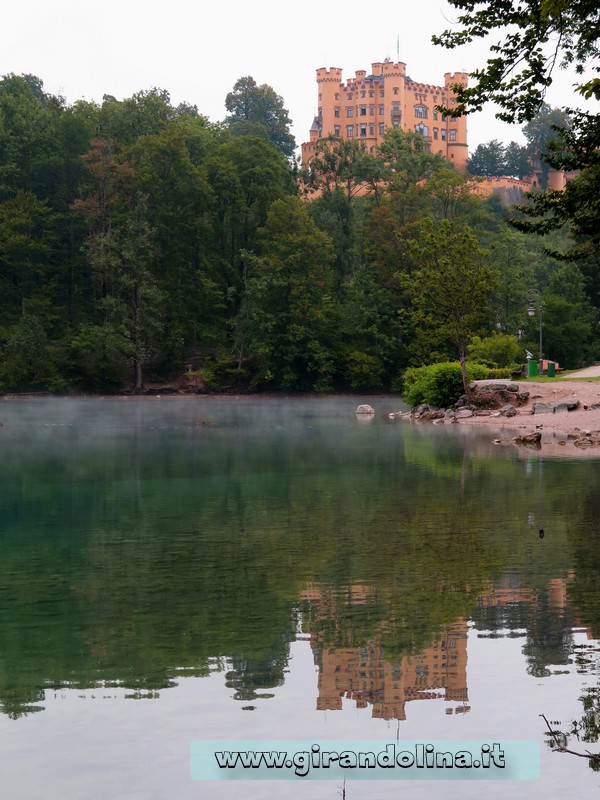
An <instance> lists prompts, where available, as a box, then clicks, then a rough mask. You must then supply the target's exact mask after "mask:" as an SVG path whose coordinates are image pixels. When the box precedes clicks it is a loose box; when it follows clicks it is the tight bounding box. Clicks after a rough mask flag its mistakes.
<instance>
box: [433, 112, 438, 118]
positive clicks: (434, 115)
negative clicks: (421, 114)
mask: <svg viewBox="0 0 600 800" xmlns="http://www.w3.org/2000/svg"><path fill="white" fill-rule="evenodd" d="M433 118H434V119H437V118H438V112H437V111H434V112H433Z"/></svg>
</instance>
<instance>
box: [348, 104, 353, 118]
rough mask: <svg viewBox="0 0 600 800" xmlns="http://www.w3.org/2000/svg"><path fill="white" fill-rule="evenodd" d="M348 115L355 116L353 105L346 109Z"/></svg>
mask: <svg viewBox="0 0 600 800" xmlns="http://www.w3.org/2000/svg"><path fill="white" fill-rule="evenodd" d="M346 116H347V117H353V116H354V109H353V108H352V106H348V108H347V109H346Z"/></svg>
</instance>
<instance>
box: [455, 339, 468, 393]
mask: <svg viewBox="0 0 600 800" xmlns="http://www.w3.org/2000/svg"><path fill="white" fill-rule="evenodd" d="M458 360H459V361H460V371H461V373H462V380H463V388H464V390H465V394H466V395H467V397H469V395H470V394H471V390H470V389H469V379H468V377H467V361H466V355H465V351H464V349H463V348H462V347H461V348H460V350H459V353H458Z"/></svg>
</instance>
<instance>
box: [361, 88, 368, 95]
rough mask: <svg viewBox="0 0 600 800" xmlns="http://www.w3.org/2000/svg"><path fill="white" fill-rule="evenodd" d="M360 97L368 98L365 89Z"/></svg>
mask: <svg viewBox="0 0 600 800" xmlns="http://www.w3.org/2000/svg"><path fill="white" fill-rule="evenodd" d="M360 96H361V97H366V96H367V93H366V91H365V90H364V89H363V90H362V92H361V93H360Z"/></svg>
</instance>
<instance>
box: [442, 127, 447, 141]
mask: <svg viewBox="0 0 600 800" xmlns="http://www.w3.org/2000/svg"><path fill="white" fill-rule="evenodd" d="M445 141H446V129H445V128H442V142H445Z"/></svg>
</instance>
